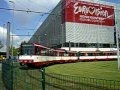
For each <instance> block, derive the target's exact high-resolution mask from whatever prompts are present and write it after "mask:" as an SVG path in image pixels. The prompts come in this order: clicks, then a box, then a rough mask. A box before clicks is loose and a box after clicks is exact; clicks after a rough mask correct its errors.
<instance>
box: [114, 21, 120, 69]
mask: <svg viewBox="0 0 120 90" xmlns="http://www.w3.org/2000/svg"><path fill="white" fill-rule="evenodd" d="M115 25H116V44H117V59H118V69H120V57H119V55H120V52H119V31H118V26H117V23H115Z"/></svg>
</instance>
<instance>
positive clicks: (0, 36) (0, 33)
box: [0, 27, 29, 51]
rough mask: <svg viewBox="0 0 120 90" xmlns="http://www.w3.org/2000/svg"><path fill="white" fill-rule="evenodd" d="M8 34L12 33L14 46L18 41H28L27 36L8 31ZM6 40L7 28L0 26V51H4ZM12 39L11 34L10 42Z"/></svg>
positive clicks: (17, 44) (18, 43) (16, 45)
mask: <svg viewBox="0 0 120 90" xmlns="http://www.w3.org/2000/svg"><path fill="white" fill-rule="evenodd" d="M10 35H13V46H14V47H19V45H20V43H21V42H23V41H28V40H29V38H28V37H19V36H17V35H16V34H14V33H13V34H12V33H11V32H10ZM6 40H7V29H6V28H3V27H0V41H1V42H2V44H3V48H1V49H0V51H6ZM11 40H12V36H11V37H10V42H11Z"/></svg>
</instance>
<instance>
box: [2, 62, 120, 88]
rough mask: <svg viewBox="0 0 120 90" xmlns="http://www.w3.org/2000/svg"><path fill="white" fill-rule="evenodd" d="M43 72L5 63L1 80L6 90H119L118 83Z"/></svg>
mask: <svg viewBox="0 0 120 90" xmlns="http://www.w3.org/2000/svg"><path fill="white" fill-rule="evenodd" d="M43 70H44V68H43V69H42V70H41V69H33V68H23V67H21V66H20V65H19V63H17V62H11V61H5V62H3V63H2V80H3V83H4V85H5V87H6V90H120V81H114V80H106V79H96V78H87V77H79V76H70V75H61V74H55V73H45V71H43ZM0 83H1V82H0ZM2 90H5V89H2Z"/></svg>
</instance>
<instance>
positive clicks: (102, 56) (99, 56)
mask: <svg viewBox="0 0 120 90" xmlns="http://www.w3.org/2000/svg"><path fill="white" fill-rule="evenodd" d="M116 58H117V56H116V52H113V51H102V52H100V51H93V52H92V51H87V52H86V51H80V52H76V51H66V50H63V49H52V48H48V47H45V46H42V45H40V44H35V43H22V44H21V49H20V56H19V62H20V64H21V65H27V66H28V67H31V66H34V67H38V68H40V67H42V66H44V65H51V64H56V63H70V62H78V61H94V60H115V59H116Z"/></svg>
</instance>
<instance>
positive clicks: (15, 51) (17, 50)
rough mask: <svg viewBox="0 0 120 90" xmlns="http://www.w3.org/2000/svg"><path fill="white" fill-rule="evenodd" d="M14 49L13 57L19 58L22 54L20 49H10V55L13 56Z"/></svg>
mask: <svg viewBox="0 0 120 90" xmlns="http://www.w3.org/2000/svg"><path fill="white" fill-rule="evenodd" d="M12 49H13V56H17V55H18V54H19V53H20V51H19V48H15V47H13V48H12V47H10V55H12Z"/></svg>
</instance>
